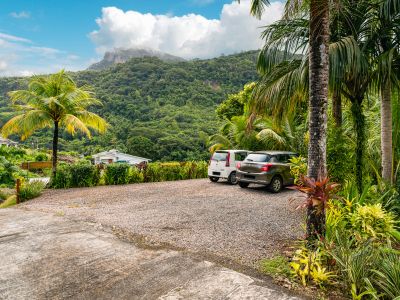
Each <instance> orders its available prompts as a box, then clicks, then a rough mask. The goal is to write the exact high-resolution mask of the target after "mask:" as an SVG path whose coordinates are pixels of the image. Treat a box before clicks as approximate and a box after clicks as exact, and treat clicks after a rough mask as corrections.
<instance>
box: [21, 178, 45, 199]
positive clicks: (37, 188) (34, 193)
mask: <svg viewBox="0 0 400 300" xmlns="http://www.w3.org/2000/svg"><path fill="white" fill-rule="evenodd" d="M44 187H45V184H44V183H43V182H41V181H38V180H35V181H32V182H27V183H23V184H22V186H21V188H20V191H19V197H20V200H21V202H24V201H27V200H30V199H33V198H36V197H38V196H40V195H41V194H42V191H43V189H44Z"/></svg>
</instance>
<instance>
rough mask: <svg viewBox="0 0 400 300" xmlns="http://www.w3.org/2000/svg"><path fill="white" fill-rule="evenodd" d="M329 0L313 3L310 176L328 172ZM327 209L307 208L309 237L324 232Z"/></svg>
mask: <svg viewBox="0 0 400 300" xmlns="http://www.w3.org/2000/svg"><path fill="white" fill-rule="evenodd" d="M328 52H329V0H311V3H310V53H309V65H310V67H309V68H310V69H309V73H310V79H309V80H310V95H309V133H310V140H309V144H308V174H307V175H308V177H311V178H314V179H318V178H323V177H325V176H327V170H326V130H327V106H328V79H329V55H328V54H329V53H328ZM324 223H325V210H324V209H323V208H322V209H321V208H320V209H317V208H316V207H313V206H312V205H310V206H309V207H308V208H307V234H308V236H307V239H308V240H309V241H310V240H315V239H317V238H318V236H321V235H324V229H323V228H325V224H324Z"/></svg>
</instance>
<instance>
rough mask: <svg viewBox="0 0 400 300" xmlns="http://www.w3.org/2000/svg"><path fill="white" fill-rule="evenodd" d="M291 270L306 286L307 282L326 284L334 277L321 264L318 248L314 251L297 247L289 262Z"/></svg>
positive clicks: (320, 253)
mask: <svg viewBox="0 0 400 300" xmlns="http://www.w3.org/2000/svg"><path fill="white" fill-rule="evenodd" d="M290 266H291V267H292V270H293V271H292V272H293V274H294V275H295V276H297V277H298V278H299V279H300V281H301V283H302V284H303V285H304V286H306V285H307V284H308V283H309V282H314V283H315V284H317V285H320V286H322V285H326V284H328V283H330V279H331V278H332V277H334V274H333V273H332V272H328V271H327V268H326V267H324V266H323V255H322V252H321V250H320V249H319V248H317V249H316V250H315V251H313V250H309V249H307V248H305V247H302V248H301V249H298V250H297V251H296V253H295V255H294V256H293V259H292V262H291V263H290Z"/></svg>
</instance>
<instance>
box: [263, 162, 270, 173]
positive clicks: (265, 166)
mask: <svg viewBox="0 0 400 300" xmlns="http://www.w3.org/2000/svg"><path fill="white" fill-rule="evenodd" d="M271 167H272V164H265V165H263V166H262V167H261V171H263V172H268V171H269V170H270V169H271Z"/></svg>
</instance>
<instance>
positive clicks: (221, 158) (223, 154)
mask: <svg viewBox="0 0 400 300" xmlns="http://www.w3.org/2000/svg"><path fill="white" fill-rule="evenodd" d="M227 156H228V152H215V153H214V154H213V156H212V157H211V160H217V161H226V157H227Z"/></svg>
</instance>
